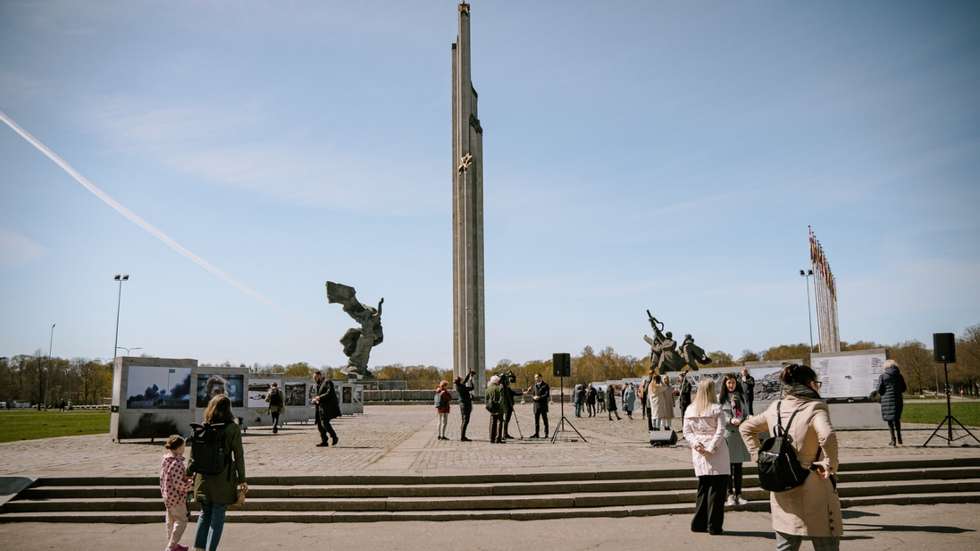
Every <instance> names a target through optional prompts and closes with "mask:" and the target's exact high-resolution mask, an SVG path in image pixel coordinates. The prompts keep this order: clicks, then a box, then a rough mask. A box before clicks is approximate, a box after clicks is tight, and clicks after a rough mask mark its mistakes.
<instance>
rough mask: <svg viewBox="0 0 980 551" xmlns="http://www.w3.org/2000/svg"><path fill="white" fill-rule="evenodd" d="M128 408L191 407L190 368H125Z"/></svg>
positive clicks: (133, 366) (134, 366)
mask: <svg viewBox="0 0 980 551" xmlns="http://www.w3.org/2000/svg"><path fill="white" fill-rule="evenodd" d="M128 369H129V378H128V382H127V384H126V407H127V408H128V409H188V408H190V407H191V400H190V389H191V368H189V367H169V368H168V367H154V366H136V365H132V366H129V367H128Z"/></svg>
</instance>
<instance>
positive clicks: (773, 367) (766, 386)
mask: <svg viewBox="0 0 980 551" xmlns="http://www.w3.org/2000/svg"><path fill="white" fill-rule="evenodd" d="M787 362H796V363H802V361H801V360H787ZM783 363H784V362H752V363H749V364H746V365H745V366H744V367H745V368H746V369H748V371H749V375H752V378H754V379H755V388H754V391H753V393H752V395H753V399H754V401H755V402H757V403H761V402H768V401H770V400H776V399H778V398H780V396H781V393H782V383H780V382H779V373H780V372H781V371H782V370H783ZM741 372H742V366H731V367H702V368H701V369H698V370H696V371H695V370H691V371H688V372H687V378H688V379H690V381H691V384H692V388H695V387H696V386H697V383H698V382H700V381H702V380H704V379H708V378H710V379H711V380H713V381H714V382H715V391H716V392H721V382H722V381H723V380H724V379H725V375H734V376H735V377H738V376H739V375H740V374H741ZM667 375H668V376H669V377H670V384H671V386H672V387H674V389H676V390H678V391H680V386H681V374H680V372H679V371H673V372H670V373H667Z"/></svg>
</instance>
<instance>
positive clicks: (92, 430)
mask: <svg viewBox="0 0 980 551" xmlns="http://www.w3.org/2000/svg"><path fill="white" fill-rule="evenodd" d="M107 432H109V411H108V410H98V411H64V412H62V411H37V410H36V409H35V410H14V411H0V442H14V441H16V440H32V439H34V438H48V437H51V436H78V435H80V434H101V433H107Z"/></svg>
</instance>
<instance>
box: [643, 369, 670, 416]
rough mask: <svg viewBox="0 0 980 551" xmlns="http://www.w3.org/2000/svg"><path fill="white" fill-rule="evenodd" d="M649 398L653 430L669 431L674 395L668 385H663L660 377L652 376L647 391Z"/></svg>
mask: <svg viewBox="0 0 980 551" xmlns="http://www.w3.org/2000/svg"><path fill="white" fill-rule="evenodd" d="M647 396H649V397H650V418H651V419H652V420H653V421H652V422H653V428H654V429H669V428H670V422H671V420H673V419H674V394H673V390H672V389H671V388H670V386H669V385H665V384H664V383H663V378H662V377H661V376H660V375H654V376H653V380H652V381H650V387H649V388H648V389H647Z"/></svg>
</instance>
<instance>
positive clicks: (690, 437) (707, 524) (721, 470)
mask: <svg viewBox="0 0 980 551" xmlns="http://www.w3.org/2000/svg"><path fill="white" fill-rule="evenodd" d="M684 439H685V440H687V442H688V443H689V444H690V445H691V460H692V461H693V462H694V474H695V475H696V476H697V477H698V501H697V508H696V509H695V511H694V518H693V519H691V531H692V532H708V533H709V534H712V535H718V534H721V533H722V525H723V524H724V521H725V495H726V494H727V493H728V492H727V489H728V477H729V476H730V475H731V461H730V460H729V454H728V444H727V443H726V442H725V419H724V415H723V414H722V411H721V406H720V405H719V404H718V402H717V395H716V394H715V383H714V381H713V380H711V379H710V378H707V377H705V378H704V379H702V380H701V382H700V383H698V392H697V395H695V397H694V401H693V402H692V403H691V405H690V406H688V407H687V411H686V412H684Z"/></svg>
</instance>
